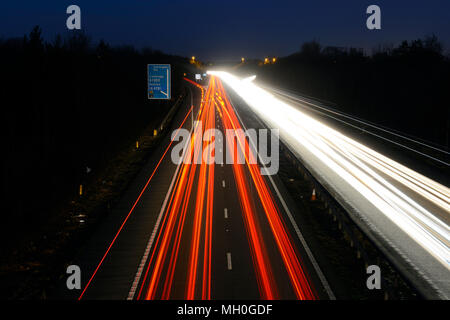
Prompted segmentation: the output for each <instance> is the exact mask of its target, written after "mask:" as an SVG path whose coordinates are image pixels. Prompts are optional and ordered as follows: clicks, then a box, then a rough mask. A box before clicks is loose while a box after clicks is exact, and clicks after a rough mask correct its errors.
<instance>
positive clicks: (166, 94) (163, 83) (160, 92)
mask: <svg viewBox="0 0 450 320" xmlns="http://www.w3.org/2000/svg"><path fill="white" fill-rule="evenodd" d="M147 83H148V88H147V94H148V98H149V99H170V95H171V93H172V92H171V91H172V90H171V87H170V64H149V65H147Z"/></svg>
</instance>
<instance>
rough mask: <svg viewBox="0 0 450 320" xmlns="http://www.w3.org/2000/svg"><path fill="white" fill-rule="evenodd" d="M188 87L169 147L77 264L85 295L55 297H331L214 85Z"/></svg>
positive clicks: (280, 194)
mask: <svg viewBox="0 0 450 320" xmlns="http://www.w3.org/2000/svg"><path fill="white" fill-rule="evenodd" d="M188 85H189V87H190V91H191V98H192V99H187V100H186V101H185V103H184V104H183V105H182V106H181V107H180V110H179V112H178V114H177V116H176V118H175V120H174V122H173V128H172V131H171V133H173V136H174V137H175V139H174V141H173V142H171V139H170V136H168V137H166V139H165V141H163V142H162V143H161V145H160V147H159V149H158V150H157V151H156V152H154V154H153V155H152V157H151V158H150V160H149V161H148V163H147V165H146V166H145V167H144V168H143V169H142V171H141V173H140V174H139V175H138V176H137V177H136V179H135V180H134V181H133V182H132V183H131V185H130V187H129V188H128V190H127V191H126V192H125V194H124V196H123V197H122V198H121V199H120V201H119V203H118V205H117V206H116V207H115V208H113V210H112V213H111V214H110V216H109V217H108V218H107V219H106V221H105V222H104V223H102V225H101V226H100V227H99V230H98V231H97V232H96V233H95V234H94V235H93V237H92V238H91V239H90V240H89V241H88V242H87V245H86V246H85V247H84V248H83V249H82V250H81V252H82V253H81V255H80V256H78V257H77V258H76V259H75V261H74V264H77V265H79V266H80V268H81V270H82V290H79V291H76V290H72V291H69V290H64V289H62V291H61V292H62V293H61V297H64V298H73V299H77V298H78V299H83V300H84V299H129V300H131V299H139V300H145V299H309V300H310V299H330V298H334V295H333V293H332V291H331V289H330V287H329V285H328V282H327V280H326V277H325V276H324V275H323V274H322V272H321V270H320V267H319V266H318V265H317V263H316V261H315V259H314V256H313V253H312V252H311V250H310V249H309V248H308V245H307V243H306V242H305V240H304V239H303V236H302V234H301V228H299V226H298V225H297V224H296V223H295V221H294V219H293V217H292V214H293V213H292V212H294V211H295V208H291V207H290V205H289V203H290V201H289V199H288V197H289V196H288V195H287V194H285V192H284V191H283V190H284V189H283V188H280V187H279V186H277V185H279V183H280V182H279V180H278V179H277V177H276V175H274V176H269V175H263V174H262V172H264V170H266V169H265V167H264V166H263V165H261V163H258V161H257V160H258V159H257V158H258V157H259V155H258V154H257V152H256V151H255V150H253V149H252V148H251V146H252V143H254V141H252V140H251V139H250V140H247V139H246V138H245V136H244V135H243V132H244V131H242V130H246V127H245V123H244V122H243V119H241V118H240V116H239V114H238V113H237V111H236V109H235V108H234V106H233V104H232V103H231V102H230V100H229V97H228V95H227V93H226V92H225V89H224V87H223V85H222V83H221V81H220V79H219V78H217V77H214V76H213V77H210V81H209V84H208V86H207V87H202V86H200V85H198V84H195V83H189V84H188ZM190 100H192V103H191V102H190ZM194 120H197V122H194ZM211 129H217V131H212V130H211ZM218 132H220V133H222V134H220V133H218ZM226 132H230V133H231V134H232V135H234V138H233V139H226ZM188 134H189V135H188ZM202 141H203V145H202ZM213 141H214V143H212V142H213ZM213 145H214V148H213V147H212V146H213ZM174 149H175V150H176V152H175V151H174V153H172V150H174ZM243 150H244V152H243ZM239 152H241V154H239ZM233 154H234V155H235V159H234V161H233V163H227V159H226V156H227V155H233ZM175 155H178V156H179V157H175ZM221 155H223V162H224V163H221V161H220V159H221V158H222V157H221ZM239 155H241V156H242V157H240V158H239ZM213 159H215V161H213ZM239 160H240V163H239Z"/></svg>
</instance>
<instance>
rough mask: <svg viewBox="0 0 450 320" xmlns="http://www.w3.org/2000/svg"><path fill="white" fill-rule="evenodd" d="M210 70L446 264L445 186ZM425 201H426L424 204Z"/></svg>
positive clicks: (449, 249) (448, 208) (449, 242)
mask: <svg viewBox="0 0 450 320" xmlns="http://www.w3.org/2000/svg"><path fill="white" fill-rule="evenodd" d="M209 73H210V74H213V75H216V76H218V77H219V78H221V79H222V80H223V81H224V82H225V83H226V84H227V85H229V86H230V87H231V88H232V89H233V90H234V91H236V93H237V94H238V95H239V96H240V97H241V98H242V99H243V100H244V101H245V102H246V103H247V104H248V105H249V106H250V107H251V108H252V110H253V111H254V112H255V113H257V114H258V115H259V116H261V118H262V119H263V120H265V121H266V122H269V123H271V124H273V125H274V126H276V127H277V128H279V129H280V133H284V134H285V135H287V136H288V137H290V140H294V141H295V143H297V144H298V145H299V146H300V145H301V146H302V147H303V148H306V149H307V150H308V151H309V152H311V153H312V154H314V155H315V156H316V158H317V159H319V161H321V162H322V163H323V164H325V165H326V166H328V167H329V168H330V169H332V170H333V172H334V173H335V174H336V175H339V176H340V177H341V178H342V179H344V180H345V181H346V183H347V184H348V185H349V186H351V187H352V192H357V193H359V194H361V195H362V196H363V197H364V198H365V199H366V200H368V201H369V202H370V203H371V204H372V205H373V206H375V207H376V208H377V209H378V210H379V212H381V213H382V214H384V215H385V216H386V217H388V218H389V219H390V220H391V221H392V222H393V223H395V224H396V225H397V226H398V227H399V228H400V229H402V230H403V231H404V232H405V233H407V234H408V235H409V236H410V237H411V239H413V240H414V241H416V242H417V243H418V244H419V245H420V246H422V247H423V248H424V249H425V250H426V251H427V252H429V253H430V254H431V255H433V256H434V257H435V258H436V259H437V260H438V261H439V262H440V263H441V264H443V265H444V266H445V267H446V268H447V269H448V270H450V228H449V225H448V221H449V219H450V189H449V188H447V187H446V186H443V185H441V184H439V183H437V182H435V181H433V180H431V179H429V178H427V177H425V176H423V175H421V174H419V173H417V172H415V171H413V170H411V169H409V168H407V167H405V166H403V165H401V164H399V163H397V162H395V161H393V160H391V159H389V158H388V157H386V156H383V155H382V154H380V153H378V152H376V151H374V150H372V149H370V148H368V147H366V146H364V145H362V144H361V143H358V142H357V141H355V140H353V139H351V138H349V137H347V136H345V135H343V134H341V133H340V132H338V131H336V130H335V129H332V128H330V127H328V126H326V125H324V124H323V123H321V122H319V121H317V120H316V119H314V118H312V117H310V116H308V115H306V114H305V113H303V112H301V111H299V110H298V109H296V108H294V107H292V106H290V105H288V104H287V103H285V102H283V101H281V100H279V99H277V98H276V97H274V96H273V95H272V94H270V93H269V92H267V91H265V90H264V89H262V88H260V87H258V86H257V85H256V84H254V83H253V82H252V81H242V80H240V79H238V78H237V77H235V76H233V75H231V74H229V73H227V72H222V71H210V72H209ZM424 201H425V202H427V203H428V204H429V205H428V206H426V207H424V205H423V202H424ZM430 208H432V209H430ZM430 210H431V211H430ZM438 213H439V214H438Z"/></svg>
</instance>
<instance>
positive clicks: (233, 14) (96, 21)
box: [0, 0, 450, 59]
mask: <svg viewBox="0 0 450 320" xmlns="http://www.w3.org/2000/svg"><path fill="white" fill-rule="evenodd" d="M70 4H77V5H79V6H80V7H81V14H82V28H83V29H84V30H85V31H86V32H87V33H88V34H89V35H90V36H92V38H93V39H94V40H98V39H101V38H103V39H105V40H106V41H107V42H109V43H111V44H114V45H116V44H133V45H135V46H137V47H143V46H151V47H152V48H155V49H160V50H162V51H164V52H168V53H173V54H180V55H185V56H191V55H196V56H197V57H199V58H200V59H222V58H224V59H228V58H240V57H241V56H244V57H258V58H260V57H264V56H265V55H277V56H282V55H286V54H289V53H292V52H294V51H296V50H298V48H299V47H300V45H301V43H302V42H304V41H308V40H311V39H316V40H319V41H320V42H321V43H322V44H323V45H335V46H354V47H362V48H365V49H367V50H369V52H370V49H371V48H373V47H375V46H376V45H378V44H386V43H392V44H397V43H398V42H399V41H400V40H403V39H408V40H410V39H415V38H418V37H423V36H425V35H428V34H431V33H435V34H436V35H437V36H438V37H439V38H440V39H441V40H442V41H443V42H444V44H445V47H446V50H447V51H448V49H449V47H450V1H449V0H435V1H433V0H430V1H424V0H408V1H406V0H388V1H366V0H359V1H358V0H353V1H352V0H342V1H336V0H309V1H301V0H297V1H282V0H281V1H274V0H272V1H265V0H261V1H244V0H241V1H236V0H227V1H224V0H219V1H218V0H209V1H194V0H192V1H182V0H152V1H149V0H147V1H146V0H127V1H113V0H111V1H95V0H90V1H75V0H71V1H65V0H58V1H36V0H34V1H32V0H29V1H23V0H11V1H2V2H1V4H0V37H4V38H6V37H11V36H23V35H24V34H25V33H28V32H29V31H30V30H31V28H32V26H34V25H36V24H38V25H40V26H41V27H42V28H43V30H44V36H45V37H46V38H47V39H52V38H53V37H54V35H55V34H56V33H65V32H67V30H66V27H65V21H66V18H67V14H66V13H65V12H66V8H67V6H68V5H70ZM370 4H377V5H379V6H380V7H381V12H382V30H380V31H369V30H367V29H366V27H365V21H366V17H367V15H366V14H365V11H366V8H367V6H368V5H370Z"/></svg>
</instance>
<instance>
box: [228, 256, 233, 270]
mask: <svg viewBox="0 0 450 320" xmlns="http://www.w3.org/2000/svg"><path fill="white" fill-rule="evenodd" d="M227 268H228V270H231V269H233V265H232V264H231V252H227Z"/></svg>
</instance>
